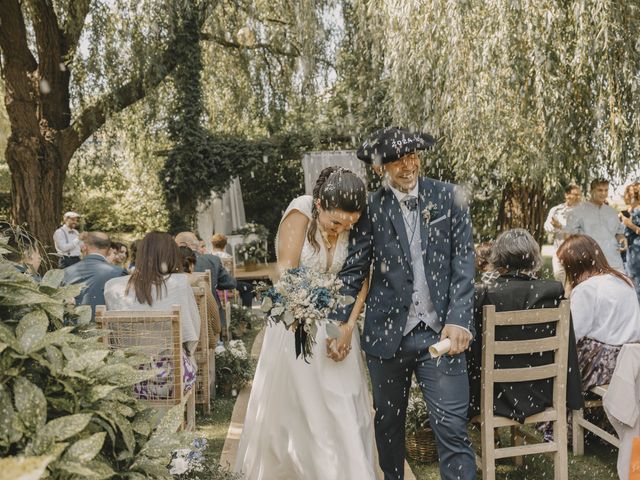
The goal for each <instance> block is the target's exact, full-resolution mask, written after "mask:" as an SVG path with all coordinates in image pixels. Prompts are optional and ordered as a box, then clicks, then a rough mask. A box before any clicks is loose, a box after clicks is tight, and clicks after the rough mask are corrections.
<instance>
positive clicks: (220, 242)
mask: <svg viewBox="0 0 640 480" xmlns="http://www.w3.org/2000/svg"><path fill="white" fill-rule="evenodd" d="M211 246H212V247H213V248H212V251H211V253H212V254H213V255H215V256H217V257H220V260H222V265H224V268H226V269H227V270H229V271H231V270H232V269H233V257H232V256H231V254H230V253H227V251H226V250H225V249H226V247H227V237H225V236H224V235H223V234H221V233H216V234H215V235H214V236H213V237H211Z"/></svg>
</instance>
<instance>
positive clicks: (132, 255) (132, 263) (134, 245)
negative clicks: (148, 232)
mask: <svg viewBox="0 0 640 480" xmlns="http://www.w3.org/2000/svg"><path fill="white" fill-rule="evenodd" d="M140 241H141V240H139V239H138V240H134V241H133V242H131V248H130V249H129V265H128V266H127V271H128V272H129V273H133V271H134V270H135V268H136V254H137V253H138V245H140Z"/></svg>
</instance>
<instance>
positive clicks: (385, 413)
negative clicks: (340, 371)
mask: <svg viewBox="0 0 640 480" xmlns="http://www.w3.org/2000/svg"><path fill="white" fill-rule="evenodd" d="M434 144H435V140H434V139H433V137H431V136H430V135H427V134H423V133H413V132H410V131H408V130H405V129H400V128H395V127H393V128H386V129H384V130H381V131H379V132H377V133H376V134H375V135H374V138H373V139H371V140H369V141H367V142H365V143H364V144H363V145H362V147H360V149H359V150H358V152H357V155H358V158H360V159H361V160H363V161H365V162H367V163H372V164H373V167H374V170H375V171H376V172H377V173H378V174H379V175H381V176H383V177H384V186H383V187H382V188H381V189H380V190H378V191H377V192H373V193H372V194H370V196H369V199H368V204H367V209H366V211H365V213H363V215H362V216H361V217H360V220H359V221H358V223H357V224H356V225H355V226H354V228H353V229H352V232H351V238H350V242H349V243H350V246H349V255H348V257H347V260H346V262H345V264H344V267H343V269H342V271H341V272H340V275H339V277H340V279H341V280H342V282H343V284H344V286H343V288H342V293H343V294H345V295H350V296H352V297H356V296H357V294H358V292H359V291H360V289H361V288H362V285H363V283H364V282H365V280H366V279H367V278H369V273H370V271H371V279H370V285H369V292H368V295H367V300H366V303H367V311H366V319H365V322H364V331H363V334H362V340H361V343H362V349H363V350H364V351H365V353H366V356H367V366H368V368H369V373H370V375H371V384H372V389H373V399H374V407H375V409H376V416H375V430H376V443H377V447H378V456H379V461H380V467H381V468H382V471H383V472H384V478H385V480H392V479H393V480H396V479H398V480H399V479H402V478H403V477H404V460H405V417H406V409H407V402H408V398H409V390H410V386H411V378H412V376H413V374H415V376H416V379H417V381H418V384H419V386H420V388H421V390H422V393H423V396H424V399H425V401H426V404H427V406H428V408H429V411H430V413H431V414H430V415H429V420H430V422H431V427H432V428H433V431H434V433H435V437H436V442H437V446H438V456H439V462H440V475H441V478H442V479H443V480H453V479H463V480H468V479H475V478H476V466H475V456H474V453H473V450H472V447H471V442H470V441H469V438H468V433H467V411H468V406H469V383H468V378H467V365H466V360H465V357H464V353H463V352H464V351H465V350H466V349H467V348H468V346H469V342H470V341H471V339H472V338H473V337H472V334H471V328H472V313H473V312H472V308H473V296H474V287H473V279H474V274H475V260H474V249H473V238H472V229H471V218H470V215H469V208H468V205H467V203H466V197H465V195H464V194H463V192H462V191H461V190H460V189H459V187H457V186H455V185H453V184H449V183H445V182H440V181H437V180H434V179H431V178H427V177H420V176H419V172H420V157H419V156H418V155H417V153H416V151H417V150H424V149H426V148H428V147H431V146H433V145H434ZM351 308H352V306H347V307H344V308H340V309H339V310H337V311H336V312H335V314H334V318H335V319H337V320H340V321H346V320H347V319H348V317H349V313H350V311H351ZM445 338H448V339H449V340H450V342H451V349H450V351H449V354H448V355H445V356H443V357H442V358H440V359H433V358H431V356H430V354H429V351H428V349H429V346H431V345H433V344H434V343H436V342H438V341H440V340H443V339H445ZM345 342H348V340H347V336H346V335H343V336H342V337H341V338H340V339H338V348H343V346H344V345H345ZM341 351H342V352H344V351H345V350H344V349H343V350H341Z"/></svg>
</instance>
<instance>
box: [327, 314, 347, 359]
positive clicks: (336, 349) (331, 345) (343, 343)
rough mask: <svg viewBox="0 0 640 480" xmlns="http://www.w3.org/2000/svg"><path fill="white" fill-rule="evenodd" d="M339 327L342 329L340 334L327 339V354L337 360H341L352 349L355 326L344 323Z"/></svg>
mask: <svg viewBox="0 0 640 480" xmlns="http://www.w3.org/2000/svg"><path fill="white" fill-rule="evenodd" d="M338 328H339V329H340V336H339V337H338V338H328V339H327V356H328V357H329V358H331V359H332V360H334V361H336V362H341V361H342V360H344V359H345V358H346V357H347V355H349V352H350V351H351V337H352V334H353V326H351V325H349V324H347V323H343V324H341V325H339V326H338Z"/></svg>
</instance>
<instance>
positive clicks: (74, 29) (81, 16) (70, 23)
mask: <svg viewBox="0 0 640 480" xmlns="http://www.w3.org/2000/svg"><path fill="white" fill-rule="evenodd" d="M90 8H91V0H71V2H70V5H69V12H68V16H67V21H66V22H65V24H64V29H63V30H64V40H65V55H66V56H67V57H68V58H69V59H70V57H72V56H73V54H74V53H75V50H76V47H77V46H78V41H80V35H82V30H83V29H84V22H85V19H86V18H87V15H88V14H89V9H90Z"/></svg>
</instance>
